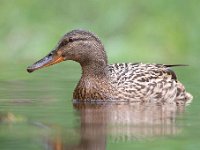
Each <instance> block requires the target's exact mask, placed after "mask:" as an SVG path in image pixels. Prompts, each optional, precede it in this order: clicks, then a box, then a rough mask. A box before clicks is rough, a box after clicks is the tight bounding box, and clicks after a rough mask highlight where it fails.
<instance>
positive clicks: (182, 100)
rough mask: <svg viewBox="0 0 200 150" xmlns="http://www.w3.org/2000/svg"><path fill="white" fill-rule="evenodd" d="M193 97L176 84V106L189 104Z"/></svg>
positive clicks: (182, 86) (181, 85)
mask: <svg viewBox="0 0 200 150" xmlns="http://www.w3.org/2000/svg"><path fill="white" fill-rule="evenodd" d="M192 99H193V96H192V95H191V94H190V93H188V92H186V90H185V87H184V85H183V84H182V83H180V82H179V81H178V82H177V95H176V104H177V105H188V104H190V103H191V101H192Z"/></svg>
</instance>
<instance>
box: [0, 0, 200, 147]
mask: <svg viewBox="0 0 200 150" xmlns="http://www.w3.org/2000/svg"><path fill="white" fill-rule="evenodd" d="M199 15H200V1H199V0H190V1H189V0H165V1H164V0H151V1H150V0H123V1H116V0H109V1H108V0H101V1H100V0H99V1H98V0H85V1H83V0H72V1H70V0H60V1H55V0H31V1H28V0H0V69H1V71H0V85H1V86H0V103H1V104H0V123H1V122H2V120H6V119H8V120H9V116H10V115H11V121H10V122H11V125H10V124H3V125H2V124H0V149H4V150H7V149H20V150H22V149H36V150H38V149H43V147H42V146H41V145H38V143H40V142H38V141H40V140H41V137H42V136H43V134H44V135H45V136H46V134H47V135H48V133H46V130H45V131H43V129H41V128H39V129H38V128H37V127H33V126H31V125H30V124H28V123H27V122H26V121H27V120H28V122H34V123H35V122H36V123H41V124H45V125H46V124H48V125H49V124H51V125H52V124H53V125H52V126H54V127H55V126H56V127H57V128H56V129H52V130H53V131H56V132H57V129H58V128H59V131H61V132H63V134H65V132H67V133H68V134H66V135H65V136H67V137H68V140H66V141H68V142H69V143H70V140H71V137H72V139H73V138H74V137H75V139H77V138H76V136H74V135H73V134H74V133H73V130H72V128H76V127H77V124H78V123H77V120H76V119H77V118H76V117H77V116H76V115H75V114H74V112H73V111H74V110H73V106H72V102H71V101H70V100H71V98H72V92H73V89H74V87H75V85H76V83H77V82H78V79H79V78H80V74H81V71H80V67H79V65H78V64H76V63H74V62H68V63H67V62H65V63H61V64H59V65H55V66H54V67H51V68H47V69H44V70H41V71H38V72H35V73H33V74H31V75H30V74H28V73H27V72H26V67H27V66H28V65H30V64H32V63H33V62H35V61H36V60H38V59H40V58H42V57H43V56H45V55H46V54H47V53H48V52H49V51H50V50H52V49H53V48H54V47H55V46H56V44H57V42H58V40H59V39H60V38H61V37H62V36H63V35H64V34H65V33H66V32H69V31H70V30H72V29H77V28H78V29H80V28H81V29H86V30H90V31H92V32H94V33H96V34H97V35H98V36H99V37H100V39H101V40H102V42H103V43H104V45H105V48H106V51H107V53H108V58H109V62H110V63H114V62H149V63H164V64H176V63H178V64H180V63H181V64H189V65H190V66H189V67H183V68H182V67H180V68H174V69H175V70H176V72H177V74H178V77H179V79H180V80H181V81H182V82H183V83H184V85H185V86H186V89H187V90H188V91H189V92H191V93H192V95H193V96H194V100H193V102H192V104H191V105H190V107H188V108H187V111H186V112H187V113H186V114H185V116H184V117H183V119H182V120H181V121H182V122H183V124H182V126H181V127H182V128H183V129H182V130H183V131H182V132H181V133H182V134H180V135H177V136H175V137H173V138H172V137H162V138H159V137H158V138H157V139H156V138H153V139H155V140H152V139H151V140H150V141H148V140H147V141H142V142H141V141H139V142H132V141H131V142H129V143H126V142H125V143H124V142H119V143H118V144H115V143H114V144H113V143H109V141H108V149H124V148H126V149H133V148H135V149H138V148H142V149H147V148H148V149H152V150H155V149H156V148H157V149H162V150H171V149H181V150H182V149H189V150H191V149H194V150H196V149H198V148H199V147H200V143H199V139H200V130H199V129H200V119H199V116H200V112H199V110H200V105H199V102H198V97H199V96H200V94H199V85H200V81H199V76H200V70H199V65H200V60H199V56H200V17H199ZM2 113H3V114H7V115H2ZM2 116H5V117H2ZM2 118H6V119H2ZM74 120H76V124H74ZM178 122H180V120H178ZM60 126H61V127H60ZM41 130H42V132H41ZM22 131H23V132H22ZM43 132H45V133H43ZM48 132H49V131H48ZM41 134H42V136H41ZM38 137H39V138H40V139H38ZM41 141H42V140H41ZM76 141H77V140H76ZM152 141H153V142H152ZM36 143H37V144H36ZM160 143H162V146H161V144H160Z"/></svg>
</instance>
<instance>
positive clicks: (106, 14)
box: [0, 0, 200, 64]
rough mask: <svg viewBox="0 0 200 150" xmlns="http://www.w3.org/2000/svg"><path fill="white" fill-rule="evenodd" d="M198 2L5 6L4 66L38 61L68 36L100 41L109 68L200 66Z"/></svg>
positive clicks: (49, 1)
mask: <svg viewBox="0 0 200 150" xmlns="http://www.w3.org/2000/svg"><path fill="white" fill-rule="evenodd" d="M199 14H200V1H198V0H190V1H187V0H167V1H161V0H151V1H147V0H140V1H138V0H125V1H115V0H110V1H106V0H101V1H98V0H87V1H82V0H73V1H69V0H60V1H55V0H42V1H41V0H33V1H27V0H1V1H0V18H1V19H0V39H1V44H0V51H1V54H0V62H5V63H11V62H13V63H16V62H18V63H21V62H24V61H26V62H27V61H30V59H31V61H30V62H31V63H32V61H34V60H37V59H39V58H41V57H43V56H44V55H45V54H46V53H48V52H49V51H50V50H51V49H52V48H53V47H54V46H55V45H56V43H57V41H58V40H59V39H60V37H61V36H62V35H63V34H65V33H66V32H68V31H70V30H72V29H76V28H81V29H87V30H90V31H92V32H95V33H96V34H97V35H99V37H100V38H101V39H102V42H103V43H104V45H105V47H106V50H107V52H108V57H109V59H110V62H128V61H131V62H138V61H143V62H157V63H170V64H171V63H188V64H200V61H199V58H198V57H199V54H200V44H199V42H200V28H199V27H200V17H199Z"/></svg>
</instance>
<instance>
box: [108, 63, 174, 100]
mask: <svg viewBox="0 0 200 150" xmlns="http://www.w3.org/2000/svg"><path fill="white" fill-rule="evenodd" d="M173 66H175V65H173ZM169 67H172V65H162V64H142V63H135V64H132V63H120V64H112V65H109V66H108V69H109V76H110V79H111V83H112V85H113V86H114V87H117V89H118V90H119V91H123V92H121V93H122V94H123V95H125V96H126V97H132V98H136V97H137V98H140V99H145V98H146V99H156V98H160V99H162V98H163V99H166V98H169V97H170V98H172V99H174V98H175V97H176V94H177V77H176V74H175V72H174V71H172V70H171V69H170V68H169Z"/></svg>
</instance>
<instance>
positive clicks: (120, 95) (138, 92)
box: [27, 29, 192, 104]
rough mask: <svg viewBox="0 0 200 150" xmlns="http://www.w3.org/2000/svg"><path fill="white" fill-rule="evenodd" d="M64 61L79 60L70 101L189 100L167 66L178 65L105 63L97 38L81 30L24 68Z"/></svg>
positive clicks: (46, 65)
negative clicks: (76, 82) (76, 78)
mask: <svg viewBox="0 0 200 150" xmlns="http://www.w3.org/2000/svg"><path fill="white" fill-rule="evenodd" d="M67 60H72V61H75V62H77V63H79V64H80V66H81V68H82V75H81V78H80V80H79V82H78V84H77V86H76V88H75V90H74V92H73V100H76V101H79V102H98V101H100V102H114V101H115V102H128V103H129V102H133V103H135V102H139V103H156V104H159V103H175V104H186V103H188V102H190V101H191V99H192V95H191V94H190V93H188V92H186V90H185V87H184V85H183V84H182V83H181V82H180V81H178V79H177V76H176V74H175V72H174V71H173V70H172V69H171V67H175V66H182V65H179V64H178V65H166V64H155V63H152V64H150V63H149V64H144V63H115V64H108V59H107V55H106V51H105V49H104V46H103V44H102V42H101V40H100V39H99V38H98V36H97V35H95V34H94V33H92V32H90V31H86V30H82V29H75V30H72V31H70V32H68V33H66V34H65V35H64V36H63V37H62V38H61V39H60V41H59V42H58V44H57V45H56V47H55V48H54V49H53V50H52V51H51V52H50V53H49V54H47V55H46V56H45V57H44V58H42V59H40V60H39V61H37V62H35V63H34V64H33V65H30V66H29V67H27V71H28V72H29V73H31V72H33V71H35V70H38V69H41V68H44V67H48V66H51V65H54V64H57V63H60V62H63V61H67Z"/></svg>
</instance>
